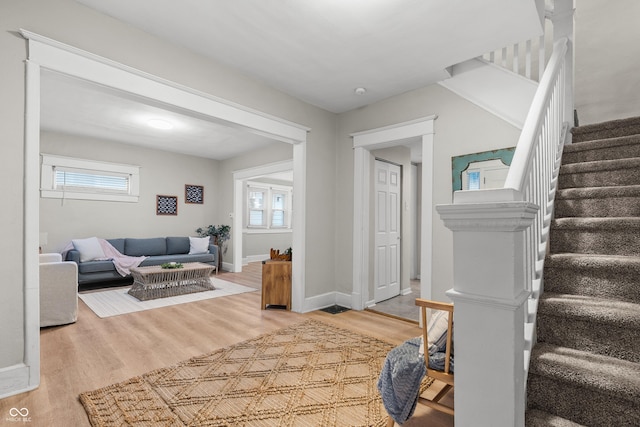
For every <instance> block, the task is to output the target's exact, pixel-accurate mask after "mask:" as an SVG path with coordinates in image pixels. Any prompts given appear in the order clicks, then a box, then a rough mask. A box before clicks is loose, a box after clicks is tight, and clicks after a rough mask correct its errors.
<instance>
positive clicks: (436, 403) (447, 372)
mask: <svg viewBox="0 0 640 427" xmlns="http://www.w3.org/2000/svg"><path fill="white" fill-rule="evenodd" d="M416 305H417V306H419V307H420V315H421V321H422V343H423V346H424V347H423V349H424V355H425V358H424V360H425V364H426V366H427V373H426V375H427V376H429V377H431V378H434V379H436V380H439V381H442V382H443V383H444V387H442V390H440V391H439V392H438V393H437V394H436V395H435V396H434V397H433V398H431V399H427V398H425V397H422V396H418V403H419V404H423V405H426V406H428V407H430V408H432V409H435V410H437V411H440V412H444V413H446V414H449V415H453V414H454V412H453V407H451V406H447V405H444V404H442V403H440V400H441V399H442V398H443V397H444V396H445V395H446V394H447V393H448V392H449V390H451V389H452V388H453V376H454V374H453V372H451V369H450V368H451V367H450V364H451V363H450V360H451V350H452V347H453V304H451V303H444V302H437V301H430V300H425V299H421V298H416ZM428 308H430V309H433V310H443V311H447V312H448V325H447V338H446V353H445V362H444V370H442V371H439V370H435V369H431V368H430V367H429V357H428V355H429V337H428V336H427V328H428V324H427V309H428ZM393 425H394V420H393V418H391V417H389V420H388V421H387V427H392V426H393Z"/></svg>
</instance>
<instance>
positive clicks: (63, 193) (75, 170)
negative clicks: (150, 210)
mask: <svg viewBox="0 0 640 427" xmlns="http://www.w3.org/2000/svg"><path fill="white" fill-rule="evenodd" d="M139 187H140V167H139V166H134V165H123V164H119V163H108V162H101V161H97V160H86V159H78V158H73V157H63V156H56V155H51V154H42V166H41V175H40V195H41V197H46V198H58V199H84V200H105V201H119V202H137V201H138V197H139Z"/></svg>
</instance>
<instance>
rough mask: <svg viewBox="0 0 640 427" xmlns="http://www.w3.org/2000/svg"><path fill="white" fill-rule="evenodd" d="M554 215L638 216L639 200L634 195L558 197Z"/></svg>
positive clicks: (560, 216)
mask: <svg viewBox="0 0 640 427" xmlns="http://www.w3.org/2000/svg"><path fill="white" fill-rule="evenodd" d="M554 213H555V217H556V218H566V217H581V218H588V217H591V218H593V217H596V218H604V217H630V216H640V201H638V198H636V197H610V198H606V199H558V198H556V201H555V212H554Z"/></svg>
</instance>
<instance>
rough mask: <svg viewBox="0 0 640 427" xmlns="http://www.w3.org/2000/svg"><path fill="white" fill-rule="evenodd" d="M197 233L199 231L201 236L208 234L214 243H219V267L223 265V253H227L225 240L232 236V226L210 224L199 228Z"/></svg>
mask: <svg viewBox="0 0 640 427" xmlns="http://www.w3.org/2000/svg"><path fill="white" fill-rule="evenodd" d="M196 233H198V236H200V237H207V236H208V237H209V238H210V239H211V241H212V242H213V244H214V245H218V248H219V251H218V258H219V259H218V267H219V268H220V267H222V254H226V253H227V247H226V245H225V242H226V241H227V240H229V239H230V238H231V226H230V225H224V224H220V225H212V224H209V225H207V226H206V227H199V228H197V229H196Z"/></svg>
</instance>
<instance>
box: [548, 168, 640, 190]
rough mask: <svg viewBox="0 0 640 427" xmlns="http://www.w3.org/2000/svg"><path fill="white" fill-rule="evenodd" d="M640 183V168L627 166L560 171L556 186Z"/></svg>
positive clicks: (573, 186)
mask: <svg viewBox="0 0 640 427" xmlns="http://www.w3.org/2000/svg"><path fill="white" fill-rule="evenodd" d="M638 184H640V169H637V168H627V169H617V170H607V171H594V172H583V173H562V170H561V172H560V176H559V177H558V188H559V189H561V190H562V189H565V188H584V187H608V186H615V185H638Z"/></svg>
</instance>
